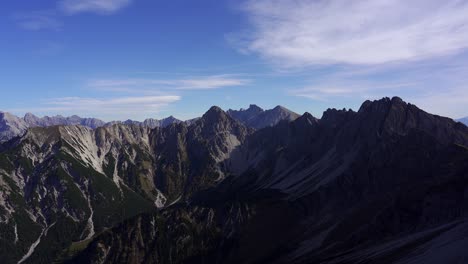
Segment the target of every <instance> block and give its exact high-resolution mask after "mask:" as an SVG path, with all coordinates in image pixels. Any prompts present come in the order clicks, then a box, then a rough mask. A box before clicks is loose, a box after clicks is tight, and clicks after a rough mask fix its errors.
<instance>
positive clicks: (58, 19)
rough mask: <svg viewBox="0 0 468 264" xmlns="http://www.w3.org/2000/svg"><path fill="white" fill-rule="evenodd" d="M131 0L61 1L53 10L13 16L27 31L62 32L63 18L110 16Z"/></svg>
mask: <svg viewBox="0 0 468 264" xmlns="http://www.w3.org/2000/svg"><path fill="white" fill-rule="evenodd" d="M131 2H132V1H131V0H60V1H58V2H57V6H56V7H55V8H54V9H52V10H36V11H30V12H22V13H17V14H15V15H13V19H14V20H15V21H16V22H17V24H18V26H19V27H21V28H23V29H26V30H33V31H37V30H56V31H58V30H61V29H62V28H63V22H62V16H64V15H76V14H79V13H95V14H99V15H110V14H113V13H116V12H118V11H119V10H121V9H123V8H125V7H127V6H128V5H130V3H131Z"/></svg>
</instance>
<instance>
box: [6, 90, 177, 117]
mask: <svg viewBox="0 0 468 264" xmlns="http://www.w3.org/2000/svg"><path fill="white" fill-rule="evenodd" d="M180 99H181V97H180V96H178V95H162V96H135V97H117V98H111V99H102V98H85V97H63V98H52V99H47V100H43V101H42V103H41V104H40V106H39V107H35V108H24V109H23V108H22V109H11V110H10V111H12V112H35V113H46V114H80V115H83V116H97V117H100V118H103V119H106V120H113V119H122V118H132V119H136V120H138V119H142V118H146V117H149V116H154V115H156V114H158V113H159V112H160V111H161V110H163V108H164V107H167V106H168V105H170V104H172V103H175V102H177V101H179V100H180Z"/></svg>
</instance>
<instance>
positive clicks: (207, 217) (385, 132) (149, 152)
mask: <svg viewBox="0 0 468 264" xmlns="http://www.w3.org/2000/svg"><path fill="white" fill-rule="evenodd" d="M26 131H27V132H26V133H25V134H24V135H23V136H21V137H17V138H14V139H12V140H10V141H8V142H6V143H3V144H2V145H0V146H1V147H0V177H1V178H0V188H1V193H0V194H1V196H0V221H1V222H0V228H1V229H0V230H1V233H0V243H1V244H0V258H1V260H2V263H18V262H21V263H54V262H55V263H62V262H66V263H447V262H450V261H452V262H453V261H460V260H462V259H468V254H467V253H466V251H465V250H464V249H465V248H466V246H468V222H467V221H466V216H467V213H468V202H467V201H468V128H467V127H466V126H465V125H463V124H461V123H457V122H455V121H453V120H451V119H449V118H444V117H439V116H435V115H431V114H428V113H426V112H424V111H422V110H420V109H418V108H417V107H416V106H414V105H411V104H407V103H405V102H403V101H402V100H401V99H399V98H396V97H395V98H392V99H389V98H384V99H382V100H378V101H373V102H371V101H366V102H365V103H364V104H363V105H362V106H361V108H360V109H359V111H358V112H354V111H351V110H335V109H329V110H327V111H326V112H325V113H324V114H323V116H322V118H321V119H317V118H315V117H313V116H312V115H310V114H308V113H305V114H304V115H302V116H298V115H297V114H294V113H292V112H290V111H287V110H286V109H284V108H282V107H277V108H275V109H272V110H267V111H264V110H262V109H261V108H259V107H257V106H255V105H251V106H250V107H249V109H246V110H241V111H234V110H229V111H228V112H227V113H225V112H224V111H223V110H221V109H220V108H217V107H213V108H211V109H210V110H209V111H208V112H207V113H206V114H205V115H203V116H202V117H201V118H200V119H197V120H193V121H192V122H190V124H187V123H186V122H174V123H172V124H170V125H168V126H165V127H155V128H150V127H148V126H141V125H138V124H137V125H135V124H114V125H110V126H103V127H99V128H96V129H91V128H87V127H84V126H52V127H35V128H28V129H26Z"/></svg>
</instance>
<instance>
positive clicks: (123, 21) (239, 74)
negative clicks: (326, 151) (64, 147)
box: [0, 0, 468, 120]
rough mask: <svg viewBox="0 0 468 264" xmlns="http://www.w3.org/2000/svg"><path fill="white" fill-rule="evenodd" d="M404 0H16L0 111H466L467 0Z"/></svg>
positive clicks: (4, 28) (1, 48)
mask: <svg viewBox="0 0 468 264" xmlns="http://www.w3.org/2000/svg"><path fill="white" fill-rule="evenodd" d="M408 2H409V1H403V0H375V1H340V0H330V1H322V0H296V1H290V0H288V1H287V0H255V1H254V0H236V1H234V0H225V1H223V0H197V1H186V0H171V1H163V0H41V1H8V3H4V4H3V8H2V9H1V10H0V13H1V14H0V20H1V22H0V32H2V37H1V39H0V68H1V71H2V75H1V78H0V92H1V95H2V99H3V100H2V106H1V107H0V109H1V110H2V111H9V112H12V113H14V114H17V115H23V114H24V113H26V112H33V113H35V114H37V115H55V114H62V115H71V114H78V115H81V116H92V117H98V118H102V119H104V120H115V119H120V120H123V119H128V118H131V119H136V120H142V119H144V118H147V117H154V118H162V117H165V116H168V115H174V116H176V117H178V118H181V119H188V118H192V117H195V116H199V115H201V114H203V113H204V112H205V111H206V110H207V109H208V108H209V107H210V106H212V105H218V106H220V107H222V108H223V109H229V108H236V109H238V108H241V107H247V106H248V105H249V104H251V103H255V104H258V105H259V106H261V107H263V108H272V107H274V106H276V105H283V106H286V107H288V108H290V109H292V110H294V111H296V112H298V113H303V112H305V111H308V112H310V113H312V114H313V115H315V116H317V117H320V116H321V114H322V112H323V111H324V110H325V109H327V108H329V107H330V108H331V107H335V108H352V109H354V110H357V109H358V108H359V106H360V104H361V103H362V102H363V101H364V100H366V99H378V98H381V97H383V96H394V95H398V96H400V97H402V98H403V99H405V100H407V101H409V102H411V103H414V104H416V105H418V106H420V107H421V108H423V109H424V110H427V111H429V112H432V113H435V114H440V115H445V116H449V117H452V118H459V117H462V116H466V115H468V109H467V107H466V106H467V105H468V87H467V83H468V82H467V81H468V74H467V73H468V50H467V48H468V3H467V2H466V1H458V0H449V1H438V0H424V1H422V0H415V1H411V3H408Z"/></svg>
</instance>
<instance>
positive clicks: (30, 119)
mask: <svg viewBox="0 0 468 264" xmlns="http://www.w3.org/2000/svg"><path fill="white" fill-rule="evenodd" d="M228 114H229V115H231V116H232V117H233V118H235V119H237V120H239V121H240V122H242V123H244V124H245V125H247V126H250V127H253V128H257V129H258V128H263V127H266V126H273V125H276V124H277V123H278V122H280V121H281V120H288V121H292V120H294V119H296V118H297V117H299V115H298V114H296V113H294V112H292V111H290V110H288V109H286V108H284V107H282V106H277V107H275V108H274V109H271V110H266V111H264V110H263V109H261V108H260V107H258V106H256V105H251V106H250V108H249V109H247V110H243V109H241V110H239V111H235V110H229V111H228ZM198 119H199V118H194V119H190V120H186V121H182V120H179V119H177V118H175V117H173V116H169V117H167V118H163V119H160V120H158V119H153V118H148V119H146V120H144V121H143V122H140V121H134V120H130V119H129V120H126V121H111V122H104V121H102V120H100V119H97V118H81V117H79V116H77V115H73V116H70V117H63V116H61V115H57V116H52V117H49V116H45V117H37V116H35V115H33V114H31V113H27V114H26V115H25V116H24V117H23V118H20V117H17V116H15V115H12V114H10V113H6V112H0V142H4V141H7V140H10V139H12V138H13V137H16V136H20V135H22V134H24V133H25V132H26V130H27V128H29V127H48V126H57V125H67V126H70V125H81V126H86V127H89V128H92V129H96V128H98V127H103V126H112V125H115V124H124V125H137V126H143V127H148V128H155V127H167V126H169V125H171V124H174V123H182V122H185V123H186V124H188V125H190V124H192V123H194V122H195V121H196V120H198Z"/></svg>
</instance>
